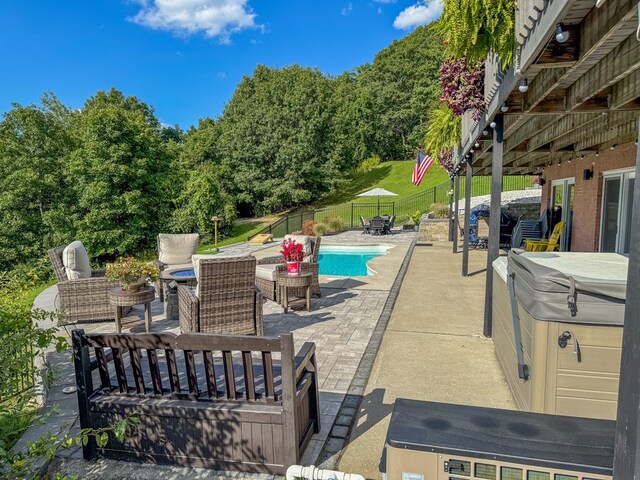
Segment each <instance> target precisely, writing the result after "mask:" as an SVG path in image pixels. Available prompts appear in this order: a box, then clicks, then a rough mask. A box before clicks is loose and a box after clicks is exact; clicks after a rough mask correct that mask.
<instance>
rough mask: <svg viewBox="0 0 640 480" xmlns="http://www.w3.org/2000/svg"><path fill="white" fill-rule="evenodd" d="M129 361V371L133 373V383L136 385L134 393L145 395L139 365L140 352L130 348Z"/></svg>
mask: <svg viewBox="0 0 640 480" xmlns="http://www.w3.org/2000/svg"><path fill="white" fill-rule="evenodd" d="M129 359H130V361H131V370H132V371H133V381H134V382H135V384H136V393H138V394H140V395H143V394H144V393H145V389H144V377H143V375H142V366H141V364H140V350H138V349H137V348H130V349H129Z"/></svg>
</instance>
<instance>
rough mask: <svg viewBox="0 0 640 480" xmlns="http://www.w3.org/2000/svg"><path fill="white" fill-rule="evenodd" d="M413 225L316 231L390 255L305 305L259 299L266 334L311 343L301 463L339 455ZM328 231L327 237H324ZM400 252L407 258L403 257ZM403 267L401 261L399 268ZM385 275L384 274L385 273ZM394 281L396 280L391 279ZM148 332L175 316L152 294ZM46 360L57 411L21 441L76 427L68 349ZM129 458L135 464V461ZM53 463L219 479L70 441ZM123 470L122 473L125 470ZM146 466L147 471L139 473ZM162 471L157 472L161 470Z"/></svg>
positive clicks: (170, 327) (43, 302)
mask: <svg viewBox="0 0 640 480" xmlns="http://www.w3.org/2000/svg"><path fill="white" fill-rule="evenodd" d="M415 236H416V234H415V233H414V232H403V233H399V234H397V235H393V236H383V237H370V236H368V235H361V234H360V233H356V234H354V233H353V232H346V233H345V234H340V235H334V236H331V237H326V238H323V243H325V244H329V243H331V244H351V245H353V244H379V243H389V244H393V246H394V248H392V249H391V250H390V251H391V252H393V253H392V254H390V255H385V256H383V257H378V258H380V259H381V260H382V263H383V264H382V265H380V266H378V267H377V268H376V269H379V270H378V275H374V276H370V277H347V278H333V277H327V276H321V279H320V282H321V288H322V298H320V299H313V300H312V312H306V311H302V310H290V312H289V313H288V314H284V313H283V311H282V308H281V307H280V306H279V305H277V304H276V303H274V302H271V301H268V302H266V303H265V305H264V325H265V334H266V335H279V334H281V333H285V332H292V333H293V335H294V341H295V344H296V347H300V346H301V345H302V344H303V343H304V342H307V341H312V342H315V343H316V347H317V358H318V362H319V365H318V375H319V383H320V391H321V393H320V404H321V429H322V430H321V432H320V433H319V434H316V435H314V436H313V437H312V439H311V442H310V444H309V446H308V447H307V450H306V452H305V455H304V457H303V459H302V463H304V464H312V463H316V464H318V463H321V462H326V464H327V465H335V462H336V461H337V458H338V454H339V452H340V450H341V448H342V446H343V444H344V440H345V437H346V436H347V434H348V431H349V425H350V424H351V422H352V421H353V419H354V415H355V410H354V408H353V405H354V404H355V403H356V400H357V398H359V397H360V396H361V395H362V393H363V391H364V385H365V382H366V379H367V378H368V376H369V371H370V369H371V366H372V365H373V360H374V358H375V351H377V348H378V345H379V343H380V341H381V339H382V334H383V331H384V327H385V326H386V322H387V321H388V318H389V316H390V314H391V309H392V305H393V301H394V300H395V295H396V294H397V290H398V288H399V285H400V282H401V278H398V279H397V277H398V273H399V272H401V271H402V268H401V267H402V265H403V263H404V264H405V265H406V264H408V260H409V257H408V256H407V254H408V253H410V250H411V247H412V245H413V243H412V242H413V241H414V239H415ZM328 238H330V241H326V240H327V239H328ZM279 248H280V247H279V243H278V242H276V243H274V244H271V245H267V246H258V247H256V246H249V245H248V244H239V245H235V246H232V247H229V248H225V249H223V250H224V251H227V252H233V253H239V254H240V253H247V252H251V253H253V254H254V255H255V256H256V257H259V258H261V257H264V256H271V255H274V252H275V254H277V252H278V250H279ZM405 257H406V262H405ZM405 269H406V267H405ZM386 277H389V278H386ZM394 282H395V283H394ZM56 293H57V291H56V289H55V287H51V288H49V289H47V290H45V292H43V293H42V294H41V295H40V296H39V297H38V298H37V299H36V302H35V306H36V307H39V308H43V309H45V310H53V309H54V308H55V307H54V305H55V297H56ZM152 314H153V322H152V331H154V332H159V331H170V332H174V333H179V326H178V323H177V321H173V322H172V321H169V320H167V319H166V317H165V315H164V306H163V304H162V303H160V302H159V301H158V300H155V301H154V302H153V303H152ZM142 318H143V312H142V309H141V307H136V308H134V309H133V310H132V312H131V313H130V314H129V315H128V316H127V317H125V318H124V319H123V331H124V332H140V331H143V330H144V326H143V325H144V323H143V320H142ZM72 328H83V329H84V330H85V331H87V332H100V333H103V332H113V331H114V325H113V322H97V323H82V324H76V325H69V326H66V327H63V328H62V329H61V333H62V334H63V335H69V333H70V330H71V329H72ZM49 362H50V363H51V365H52V366H53V371H54V372H55V376H56V380H55V381H54V383H53V385H52V387H51V389H50V395H49V396H48V401H47V402H48V403H47V408H50V407H51V406H52V404H53V403H55V404H57V406H58V411H57V412H56V413H55V414H53V415H51V416H50V417H48V418H47V423H46V424H45V425H40V426H36V427H35V428H33V429H30V431H28V433H27V436H26V437H25V438H24V439H23V442H22V443H23V444H24V442H26V441H27V440H28V439H35V438H38V436H41V435H42V434H43V433H45V432H46V431H64V430H68V429H69V428H71V429H72V430H71V431H72V432H73V431H77V428H78V425H77V424H78V422H77V403H76V397H75V395H65V394H64V393H62V389H63V388H64V387H66V386H72V385H74V384H75V379H74V373H73V367H72V365H71V364H70V362H69V354H68V352H67V353H64V354H55V353H51V354H49ZM134 465H135V467H134ZM56 468H58V469H62V470H64V471H65V472H67V473H75V474H78V475H80V476H81V477H84V478H132V477H131V476H130V475H131V473H130V472H131V469H132V468H135V470H136V477H135V478H150V479H151V478H153V479H155V478H158V475H162V478H175V479H178V478H220V477H219V473H216V472H212V471H207V470H202V469H169V470H167V468H165V467H163V468H160V469H158V468H156V467H155V466H152V465H145V466H144V467H143V466H139V465H137V464H131V463H128V462H113V461H108V460H99V461H95V462H91V463H87V462H84V461H82V460H80V449H79V448H72V449H70V450H68V451H62V452H60V454H59V455H58V459H57V463H56ZM127 472H128V473H127ZM145 472H146V473H145ZM160 472H162V473H160ZM254 477H256V478H269V476H265V475H262V476H252V475H249V476H246V477H243V478H254Z"/></svg>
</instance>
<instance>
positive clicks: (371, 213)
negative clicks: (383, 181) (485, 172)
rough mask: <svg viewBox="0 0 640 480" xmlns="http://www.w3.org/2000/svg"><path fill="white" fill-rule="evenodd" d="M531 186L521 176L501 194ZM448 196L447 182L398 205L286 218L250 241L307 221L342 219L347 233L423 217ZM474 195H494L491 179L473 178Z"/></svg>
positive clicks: (509, 180)
mask: <svg viewBox="0 0 640 480" xmlns="http://www.w3.org/2000/svg"><path fill="white" fill-rule="evenodd" d="M465 183H466V179H465V177H460V197H459V198H463V192H464V189H465ZM532 186H533V182H532V179H531V177H529V176H522V175H518V176H505V177H502V191H504V192H508V191H512V190H525V189H527V188H530V187H532ZM449 192H451V184H450V183H449V182H445V183H442V184H440V185H436V186H435V187H431V188H430V189H428V190H424V191H422V192H419V193H416V194H415V195H411V196H410V197H406V198H402V199H400V200H397V201H395V202H368V203H364V202H351V203H343V204H340V205H335V206H332V207H327V208H320V209H317V210H312V211H309V212H304V213H296V214H292V215H285V216H284V217H282V218H280V219H278V220H277V221H276V222H274V223H272V224H270V225H267V226H266V227H264V228H263V229H262V230H260V231H259V232H257V233H255V234H254V235H252V236H250V237H249V240H251V239H252V238H253V237H255V236H256V235H259V234H263V233H269V234H272V235H273V236H274V237H276V238H278V237H284V236H285V235H288V234H290V233H292V232H296V231H299V230H302V224H303V223H304V222H305V221H307V220H313V221H315V222H324V221H325V220H327V219H331V218H340V219H341V220H342V222H343V224H344V225H345V227H346V228H348V229H352V228H360V226H361V223H360V217H363V218H365V219H368V218H372V217H375V216H376V215H395V216H396V217H397V218H398V221H403V220H404V219H405V218H406V217H407V216H408V215H412V214H413V213H415V212H416V211H420V212H422V213H424V212H428V211H429V210H430V209H431V206H432V205H433V204H434V203H445V204H448V203H449ZM471 192H472V195H473V196H474V197H477V196H480V195H488V194H489V193H491V177H490V176H476V177H473V180H472V184H471Z"/></svg>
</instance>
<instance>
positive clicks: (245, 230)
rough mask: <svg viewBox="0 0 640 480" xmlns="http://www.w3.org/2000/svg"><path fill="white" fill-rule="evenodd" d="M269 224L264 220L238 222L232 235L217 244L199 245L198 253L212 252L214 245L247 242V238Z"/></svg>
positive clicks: (222, 245) (220, 245) (221, 245)
mask: <svg viewBox="0 0 640 480" xmlns="http://www.w3.org/2000/svg"><path fill="white" fill-rule="evenodd" d="M267 225H268V224H267V223H264V222H243V223H237V224H235V225H234V226H233V229H232V230H231V236H229V237H227V238H225V239H223V240H220V241H219V242H218V244H217V245H214V244H213V243H208V244H203V245H200V246H199V247H198V253H211V252H209V250H211V249H212V248H214V247H224V246H225V245H231V244H234V243H238V242H246V241H247V238H248V237H249V236H251V235H253V234H255V233H257V232H258V231H259V230H260V229H262V228H264V227H266V226H267Z"/></svg>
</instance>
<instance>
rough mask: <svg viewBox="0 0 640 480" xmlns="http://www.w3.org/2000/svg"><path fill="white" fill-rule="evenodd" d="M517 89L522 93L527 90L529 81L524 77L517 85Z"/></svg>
mask: <svg viewBox="0 0 640 480" xmlns="http://www.w3.org/2000/svg"><path fill="white" fill-rule="evenodd" d="M518 90H520V91H521V92H522V93H524V92H526V91H527V90H529V82H528V81H527V79H526V78H523V79H522V80H521V81H520V85H518Z"/></svg>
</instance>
